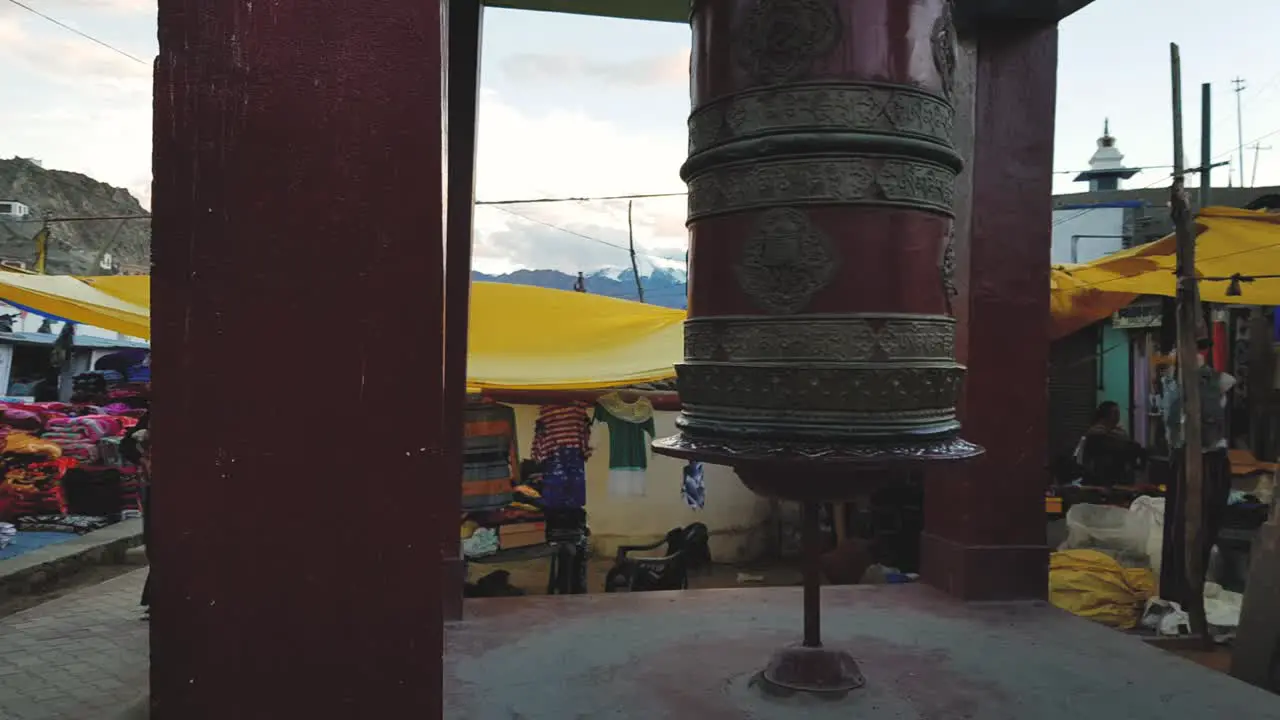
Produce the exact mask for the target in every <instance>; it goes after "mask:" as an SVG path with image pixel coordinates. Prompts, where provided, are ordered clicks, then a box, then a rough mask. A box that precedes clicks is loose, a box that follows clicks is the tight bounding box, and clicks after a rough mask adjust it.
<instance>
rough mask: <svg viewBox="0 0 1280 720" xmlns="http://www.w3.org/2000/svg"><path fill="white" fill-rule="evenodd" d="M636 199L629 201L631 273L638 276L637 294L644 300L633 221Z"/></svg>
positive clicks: (628, 237) (628, 241) (641, 300)
mask: <svg viewBox="0 0 1280 720" xmlns="http://www.w3.org/2000/svg"><path fill="white" fill-rule="evenodd" d="M634 204H635V201H634V200H628V201H627V245H628V246H630V248H631V274H632V275H635V278H636V295H637V296H638V297H639V298H640V302H644V285H642V284H641V283H640V268H639V267H638V266H637V265H636V231H635V226H634V225H632V223H631V208H632V206H633V205H634Z"/></svg>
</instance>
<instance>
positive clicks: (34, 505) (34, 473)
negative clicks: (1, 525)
mask: <svg viewBox="0 0 1280 720" xmlns="http://www.w3.org/2000/svg"><path fill="white" fill-rule="evenodd" d="M0 460H2V462H3V468H4V477H3V479H0V519H6V520H7V519H12V518H16V517H20V516H23V515H40V514H55V513H65V512H66V500H65V498H64V496H63V492H62V477H63V476H64V475H65V474H66V472H67V470H68V469H69V468H71V467H74V466H75V464H76V463H75V461H74V460H71V459H68V458H64V457H62V448H60V447H58V446H57V445H55V444H53V443H49V442H46V441H44V440H42V439H40V438H37V437H34V436H32V435H28V434H26V433H10V434H9V435H8V437H6V438H5V449H4V453H3V455H0Z"/></svg>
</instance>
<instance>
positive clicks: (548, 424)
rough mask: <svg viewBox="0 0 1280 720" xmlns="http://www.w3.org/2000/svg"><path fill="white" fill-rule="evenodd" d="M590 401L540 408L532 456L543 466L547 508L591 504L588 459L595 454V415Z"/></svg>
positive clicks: (534, 433) (544, 493)
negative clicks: (588, 501)
mask: <svg viewBox="0 0 1280 720" xmlns="http://www.w3.org/2000/svg"><path fill="white" fill-rule="evenodd" d="M588 407H589V406H588V405H587V404H586V403H574V404H572V405H544V406H542V407H541V408H539V409H538V420H537V422H536V423H535V424H534V430H533V445H532V448H531V450H530V456H531V457H532V459H533V460H534V462H537V463H539V464H541V465H542V501H543V507H546V508H581V507H585V506H586V504H587V467H586V466H587V459H588V458H590V457H591V417H590V416H589V415H588V414H587V409H588Z"/></svg>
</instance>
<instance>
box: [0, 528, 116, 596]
mask: <svg viewBox="0 0 1280 720" xmlns="http://www.w3.org/2000/svg"><path fill="white" fill-rule="evenodd" d="M140 545H142V520H140V519H131V520H122V521H120V522H118V523H116V524H114V525H109V526H107V527H105V528H103V529H101V530H95V531H93V532H91V533H86V534H84V535H81V536H79V537H76V538H72V539H71V540H67V541H65V542H60V543H57V544H54V545H49V546H46V547H42V548H37V549H35V550H32V551H31V552H29V553H25V554H23V555H19V556H18V557H16V558H10V559H8V560H0V599H3V598H5V597H12V596H16V595H30V594H32V593H35V592H40V591H41V590H42V589H44V588H45V587H48V586H49V585H51V584H53V583H55V582H57V581H58V580H59V579H63V578H67V577H70V576H71V575H74V574H75V573H77V572H79V571H80V570H81V569H83V568H85V567H89V566H92V565H123V564H125V561H126V557H125V556H126V555H127V553H128V552H129V550H130V549H132V548H135V547H138V546H140Z"/></svg>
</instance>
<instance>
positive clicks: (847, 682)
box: [753, 646, 867, 700]
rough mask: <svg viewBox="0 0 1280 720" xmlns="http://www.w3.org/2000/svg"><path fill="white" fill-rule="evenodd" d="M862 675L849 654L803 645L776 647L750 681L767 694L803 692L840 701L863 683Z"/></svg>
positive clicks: (788, 694)
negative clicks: (766, 663)
mask: <svg viewBox="0 0 1280 720" xmlns="http://www.w3.org/2000/svg"><path fill="white" fill-rule="evenodd" d="M866 682H867V680H866V678H864V677H863V676H862V671H861V670H860V669H859V668H858V663H857V662H856V661H855V660H854V659H853V656H852V655H850V654H849V653H847V652H845V651H843V650H832V649H828V648H822V647H817V648H811V647H804V646H795V647H785V648H781V649H779V650H778V651H777V652H775V653H774V654H773V657H772V658H770V659H769V665H768V666H767V667H766V668H765V669H764V670H762V671H761V672H760V673H759V674H758V675H756V677H755V680H754V682H753V684H754V685H755V686H756V687H758V688H760V690H761V691H762V692H764V693H766V694H768V695H774V696H777V697H790V696H792V695H795V694H797V693H804V694H806V695H812V696H815V697H821V698H826V699H830V700H840V699H842V698H844V697H845V695H847V694H848V693H849V692H851V691H853V690H857V689H858V688H860V687H862V686H863V685H865V684H866Z"/></svg>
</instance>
